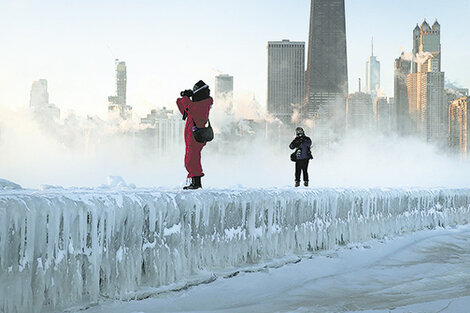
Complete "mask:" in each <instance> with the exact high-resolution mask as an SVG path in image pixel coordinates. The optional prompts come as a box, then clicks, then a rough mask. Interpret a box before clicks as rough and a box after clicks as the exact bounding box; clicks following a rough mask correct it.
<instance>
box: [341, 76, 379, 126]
mask: <svg viewBox="0 0 470 313" xmlns="http://www.w3.org/2000/svg"><path fill="white" fill-rule="evenodd" d="M373 125H374V107H373V105H372V100H371V97H370V94H368V93H364V92H362V91H361V80H360V79H359V89H358V92H356V93H353V94H350V95H349V96H348V98H347V100H346V128H347V129H348V130H352V129H372V126H373Z"/></svg>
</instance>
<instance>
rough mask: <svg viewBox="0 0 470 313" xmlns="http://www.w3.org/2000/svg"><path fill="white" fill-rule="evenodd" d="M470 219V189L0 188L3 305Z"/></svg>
mask: <svg viewBox="0 0 470 313" xmlns="http://www.w3.org/2000/svg"><path fill="white" fill-rule="evenodd" d="M469 222H470V189H439V188H436V189H384V188H382V189H293V188H285V189H245V190H244V189H240V190H202V191H194V192H179V191H164V190H158V189H132V188H124V187H123V188H114V189H112V188H108V189H106V188H99V189H65V190H64V189H60V188H46V189H44V190H5V191H2V192H1V193H0V311H1V312H39V311H49V310H59V309H63V308H67V307H71V306H76V305H86V304H87V303H93V302H96V301H99V300H101V299H109V298H112V299H130V298H132V297H136V295H139V294H141V295H142V294H145V293H150V294H151V293H152V290H157V289H156V288H162V287H164V286H170V285H172V284H173V285H175V284H177V283H181V282H185V281H189V280H191V279H192V278H194V277H197V276H198V275H201V274H203V273H206V274H207V273H218V272H223V271H227V270H228V269H229V270H230V269H232V270H233V271H235V270H236V269H239V268H242V267H244V266H248V265H250V264H262V263H264V262H268V261H269V260H272V259H276V258H283V257H288V256H292V255H302V254H305V253H309V252H310V251H314V250H319V249H330V248H333V247H335V246H336V245H340V244H346V243H350V242H361V241H365V240H368V239H370V238H381V237H384V236H387V235H392V234H397V233H404V232H411V231H416V230H421V229H427V228H435V227H438V226H453V225H458V224H467V223H469Z"/></svg>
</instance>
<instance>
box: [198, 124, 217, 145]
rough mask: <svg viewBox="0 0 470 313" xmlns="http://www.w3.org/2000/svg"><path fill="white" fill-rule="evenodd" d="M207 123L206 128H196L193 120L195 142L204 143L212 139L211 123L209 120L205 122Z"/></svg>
mask: <svg viewBox="0 0 470 313" xmlns="http://www.w3.org/2000/svg"><path fill="white" fill-rule="evenodd" d="M207 122H208V124H209V125H208V126H207V127H201V128H198V127H197V126H196V122H195V121H194V119H193V124H194V127H193V136H194V139H195V140H196V141H197V142H200V143H206V142H209V141H212V139H214V131H213V130H212V126H211V122H210V121H209V120H207Z"/></svg>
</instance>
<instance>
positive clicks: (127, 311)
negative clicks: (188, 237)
mask: <svg viewBox="0 0 470 313" xmlns="http://www.w3.org/2000/svg"><path fill="white" fill-rule="evenodd" d="M85 312H86V313H136V312H143V313H157V312H296V313H300V312H322V313H324V312H371V313H372V312H374V313H379V312H380V313H382V312H383V313H388V312H393V313H410V312H413V313H421V312H422V313H424V312H447V313H468V312H470V225H466V226H461V227H458V228H454V229H450V228H448V229H443V228H440V229H437V230H426V231H420V232H416V233H412V234H407V235H405V236H402V237H395V238H388V239H383V240H373V241H369V242H366V243H361V244H349V245H347V246H346V247H340V248H336V249H333V250H329V251H323V252H321V253H314V254H312V255H311V256H304V257H303V258H302V259H301V261H300V262H298V263H296V264H288V265H285V266H282V267H280V268H267V269H264V270H262V271H258V272H241V273H239V274H238V275H237V276H235V277H230V278H223V277H219V278H217V279H216V280H215V281H213V282H211V283H208V284H201V285H198V286H195V287H192V288H189V289H186V290H182V291H179V292H172V293H167V294H162V295H159V296H158V297H152V298H149V299H145V300H141V301H130V302H108V303H105V304H102V305H100V306H97V307H94V308H91V309H89V310H87V311H85Z"/></svg>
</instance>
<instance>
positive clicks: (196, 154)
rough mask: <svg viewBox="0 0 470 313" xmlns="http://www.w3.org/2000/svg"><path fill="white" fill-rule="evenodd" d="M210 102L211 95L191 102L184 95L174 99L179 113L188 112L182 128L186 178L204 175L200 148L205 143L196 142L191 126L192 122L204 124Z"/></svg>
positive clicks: (207, 116)
mask: <svg viewBox="0 0 470 313" xmlns="http://www.w3.org/2000/svg"><path fill="white" fill-rule="evenodd" d="M212 103H213V100H212V98H211V97H209V98H207V99H204V100H202V101H198V102H192V101H191V99H189V97H186V96H184V97H183V98H178V99H177V100H176V104H177V105H178V109H179V110H180V112H181V114H183V113H184V112H185V111H186V112H187V114H188V116H187V118H186V126H185V128H184V143H185V144H186V153H185V155H184V166H185V167H186V170H187V171H188V178H191V177H196V176H204V173H203V172H202V166H201V150H202V148H203V147H204V146H205V145H206V144H205V143H200V142H197V141H196V139H194V136H193V126H194V123H196V126H197V127H198V128H202V127H204V126H205V125H206V123H207V121H208V119H209V110H210V109H211V106H212Z"/></svg>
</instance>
